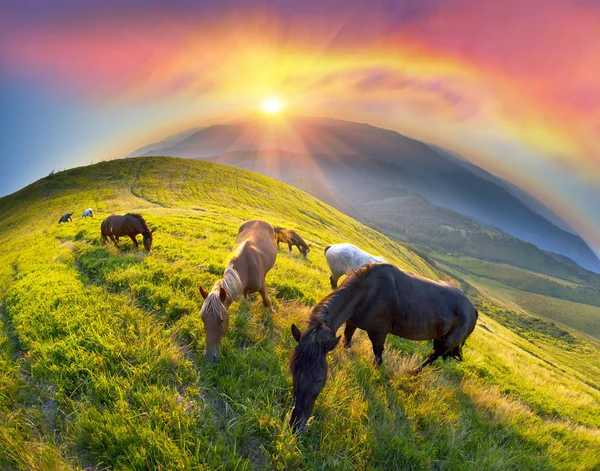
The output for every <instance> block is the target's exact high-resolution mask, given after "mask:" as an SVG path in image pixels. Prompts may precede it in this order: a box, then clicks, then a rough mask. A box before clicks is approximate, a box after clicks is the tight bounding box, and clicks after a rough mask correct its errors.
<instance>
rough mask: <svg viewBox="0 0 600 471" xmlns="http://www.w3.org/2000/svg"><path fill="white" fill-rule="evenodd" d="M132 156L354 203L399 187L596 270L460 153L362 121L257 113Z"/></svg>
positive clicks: (587, 254)
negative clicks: (236, 172) (322, 190)
mask: <svg viewBox="0 0 600 471" xmlns="http://www.w3.org/2000/svg"><path fill="white" fill-rule="evenodd" d="M131 155H132V156H140V155H141V156H158V155H167V156H173V157H188V158H196V159H204V160H211V161H215V162H220V163H226V164H230V165H234V166H238V167H243V168H247V169H250V170H254V171H257V172H259V173H263V174H265V175H269V176H271V177H274V178H277V179H280V180H283V181H288V182H290V181H294V180H302V179H310V180H315V181H321V182H322V183H324V184H326V185H327V186H328V187H330V188H331V189H333V190H334V191H335V192H336V193H337V194H338V195H340V196H341V197H343V198H344V199H345V200H346V201H347V202H348V203H350V205H352V206H355V207H356V206H357V205H360V204H365V203H369V202H370V201H372V199H369V198H370V197H369V196H368V195H367V193H368V191H366V190H367V189H368V188H369V187H371V186H372V187H382V186H385V187H389V188H396V189H402V190H405V191H408V192H411V193H414V194H417V195H420V196H421V197H423V198H424V199H425V200H427V201H428V202H429V203H431V204H432V205H435V206H440V207H443V208H447V209H450V210H453V211H456V212H458V213H460V214H463V215H466V216H469V217H472V218H475V219H477V220H479V221H481V222H482V223H484V224H489V225H492V226H494V227H497V228H499V229H500V230H501V231H503V232H505V233H507V234H510V235H512V236H514V237H517V238H519V239H522V240H525V241H528V242H531V243H533V244H535V245H536V246H538V247H540V248H542V249H544V250H547V251H550V252H555V253H558V254H561V255H564V256H566V257H569V258H571V259H573V260H574V261H576V262H577V263H578V264H579V265H580V266H582V267H584V268H586V269H589V270H593V271H595V272H597V273H600V259H599V258H598V256H597V255H596V254H595V253H594V252H593V251H592V249H591V248H590V247H589V246H588V245H587V244H586V243H585V242H584V241H583V239H581V238H580V237H579V236H578V235H576V234H575V233H574V232H575V231H574V230H573V229H572V228H570V227H569V226H568V225H567V224H566V223H565V222H564V221H563V220H562V219H560V217H558V216H557V215H555V214H554V213H553V212H552V211H551V210H550V209H548V208H546V207H545V206H544V205H543V204H542V203H540V202H539V201H537V200H535V198H533V197H531V196H530V195H528V194H527V193H526V192H524V191H523V190H522V189H520V188H517V187H515V186H514V185H512V184H510V183H508V182H505V181H504V180H502V179H500V178H498V177H495V176H493V175H491V174H489V172H486V171H485V170H483V169H481V168H479V167H477V166H476V165H474V164H472V163H471V162H469V161H467V160H465V159H464V158H462V157H461V156H457V155H456V154H453V153H451V152H448V151H446V150H444V149H441V148H439V147H435V146H429V145H427V144H424V143H422V142H420V141H417V140H414V139H411V138H408V137H406V136H403V135H401V134H399V133H397V132H395V131H390V130H386V129H381V128H377V127H374V126H371V125H368V124H360V123H353V122H348V121H341V120H334V119H329V118H315V117H300V116H290V117H286V118H282V119H275V120H273V119H270V118H264V119H255V120H251V121H247V122H241V123H239V122H238V123H234V124H225V125H214V126H209V127H205V128H200V129H193V130H189V131H186V132H184V133H180V134H179V135H177V136H172V137H170V138H168V139H167V140H164V141H160V142H158V143H154V144H151V145H149V146H146V147H144V148H142V149H140V150H138V151H136V152H134V153H133V154H131ZM360 195H363V196H360Z"/></svg>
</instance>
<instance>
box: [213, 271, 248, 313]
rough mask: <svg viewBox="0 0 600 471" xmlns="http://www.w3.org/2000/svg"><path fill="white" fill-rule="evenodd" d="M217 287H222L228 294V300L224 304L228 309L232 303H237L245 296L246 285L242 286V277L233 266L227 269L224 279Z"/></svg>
mask: <svg viewBox="0 0 600 471" xmlns="http://www.w3.org/2000/svg"><path fill="white" fill-rule="evenodd" d="M217 285H219V286H221V287H222V288H223V289H225V291H226V292H227V299H226V300H225V303H224V304H225V306H226V307H229V305H230V304H231V303H232V302H234V301H237V300H238V299H239V298H241V297H242V295H243V294H244V285H243V284H242V280H241V279H240V275H239V273H238V272H237V270H235V268H233V267H232V266H231V264H230V265H229V266H228V267H227V268H226V269H225V273H224V274H223V279H222V280H221V281H219V282H218V283H217ZM217 285H215V287H216V286H217Z"/></svg>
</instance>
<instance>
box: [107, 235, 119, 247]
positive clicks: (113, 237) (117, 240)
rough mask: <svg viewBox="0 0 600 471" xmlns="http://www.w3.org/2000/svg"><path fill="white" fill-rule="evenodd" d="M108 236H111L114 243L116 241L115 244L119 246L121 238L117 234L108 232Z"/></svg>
mask: <svg viewBox="0 0 600 471" xmlns="http://www.w3.org/2000/svg"><path fill="white" fill-rule="evenodd" d="M108 237H110V240H112V241H113V243H114V244H115V245H116V246H117V247H118V246H119V238H118V237H115V236H114V235H112V234H108Z"/></svg>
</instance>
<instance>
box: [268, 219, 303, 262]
mask: <svg viewBox="0 0 600 471" xmlns="http://www.w3.org/2000/svg"><path fill="white" fill-rule="evenodd" d="M273 230H274V231H275V241H276V242H277V248H279V244H280V243H281V242H283V243H284V244H288V248H289V249H290V252H291V251H292V246H296V247H297V248H298V251H299V252H300V253H301V254H302V255H303V256H304V258H306V256H307V255H308V252H310V245H307V244H306V242H304V239H302V237H300V236H299V235H298V234H297V233H296V232H295V231H293V230H291V229H286V228H284V227H279V226H274V227H273Z"/></svg>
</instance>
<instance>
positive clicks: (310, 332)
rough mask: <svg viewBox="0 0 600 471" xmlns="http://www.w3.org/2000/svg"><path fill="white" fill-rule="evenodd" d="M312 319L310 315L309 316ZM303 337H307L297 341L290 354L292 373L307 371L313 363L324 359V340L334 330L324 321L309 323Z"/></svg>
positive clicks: (333, 333)
mask: <svg viewBox="0 0 600 471" xmlns="http://www.w3.org/2000/svg"><path fill="white" fill-rule="evenodd" d="M311 321H312V316H311ZM303 337H305V338H306V337H308V339H306V340H304V341H303V342H300V343H298V345H296V347H295V348H294V349H293V350H292V354H291V356H290V370H291V371H292V373H296V372H298V373H300V372H309V371H311V370H312V369H313V366H314V364H315V363H317V362H318V361H319V360H324V359H325V355H324V353H327V352H325V351H324V350H323V345H324V342H325V341H327V340H331V339H332V338H334V337H335V332H334V331H333V329H332V328H331V327H329V326H328V325H327V324H325V323H324V322H321V323H319V324H314V325H311V326H310V327H309V328H308V329H307V331H306V332H305V333H304V335H303Z"/></svg>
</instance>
